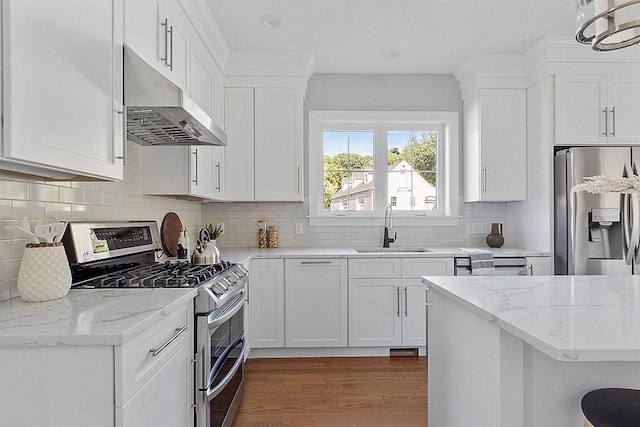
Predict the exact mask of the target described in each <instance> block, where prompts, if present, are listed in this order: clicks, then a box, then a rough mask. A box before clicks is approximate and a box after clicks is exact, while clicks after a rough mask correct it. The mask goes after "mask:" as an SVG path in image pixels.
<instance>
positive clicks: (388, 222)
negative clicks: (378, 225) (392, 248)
mask: <svg viewBox="0 0 640 427" xmlns="http://www.w3.org/2000/svg"><path fill="white" fill-rule="evenodd" d="M391 227H393V210H392V209H391V204H388V205H387V207H386V208H384V240H383V242H382V247H383V248H388V247H389V243H393V242H395V241H396V239H397V238H398V233H395V232H394V234H393V238H391V237H389V229H390V228H391Z"/></svg>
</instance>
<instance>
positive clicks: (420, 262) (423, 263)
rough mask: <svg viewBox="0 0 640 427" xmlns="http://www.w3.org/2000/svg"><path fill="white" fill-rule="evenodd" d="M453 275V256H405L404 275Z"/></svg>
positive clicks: (403, 263)
mask: <svg viewBox="0 0 640 427" xmlns="http://www.w3.org/2000/svg"><path fill="white" fill-rule="evenodd" d="M421 276H453V258H403V259H402V277H421Z"/></svg>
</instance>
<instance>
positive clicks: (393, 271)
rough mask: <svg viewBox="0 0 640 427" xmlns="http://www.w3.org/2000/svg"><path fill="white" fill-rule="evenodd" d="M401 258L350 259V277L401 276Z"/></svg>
mask: <svg viewBox="0 0 640 427" xmlns="http://www.w3.org/2000/svg"><path fill="white" fill-rule="evenodd" d="M400 275H401V259H400V258H366V259H350V260H349V277H350V278H369V277H370V278H385V277H400Z"/></svg>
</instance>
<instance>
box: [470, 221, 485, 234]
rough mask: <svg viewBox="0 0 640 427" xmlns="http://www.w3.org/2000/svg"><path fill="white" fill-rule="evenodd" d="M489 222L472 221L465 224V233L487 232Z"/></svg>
mask: <svg viewBox="0 0 640 427" xmlns="http://www.w3.org/2000/svg"><path fill="white" fill-rule="evenodd" d="M488 225H489V224H486V223H482V222H472V223H470V224H467V233H469V234H487V233H488V232H489V231H488V229H489V227H488Z"/></svg>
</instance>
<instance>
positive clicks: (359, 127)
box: [309, 111, 458, 225]
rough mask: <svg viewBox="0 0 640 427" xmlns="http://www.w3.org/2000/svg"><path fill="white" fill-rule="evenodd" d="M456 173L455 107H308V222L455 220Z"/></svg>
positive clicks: (433, 222) (437, 222) (434, 222)
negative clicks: (390, 215)
mask: <svg viewBox="0 0 640 427" xmlns="http://www.w3.org/2000/svg"><path fill="white" fill-rule="evenodd" d="M457 175H458V113H456V112H378V111H373V112H365V111H362V112H360V111H358V112H353V111H311V112H309V218H310V224H311V225H340V224H343V225H380V224H379V220H378V219H379V218H380V217H383V216H384V209H385V206H386V205H387V204H391V206H393V209H394V219H395V220H396V224H400V225H402V224H403V223H406V224H411V223H417V222H419V223H421V224H428V225H457V224H458V217H457V213H458V179H457ZM356 219H357V220H356ZM425 221H426V222H425Z"/></svg>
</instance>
